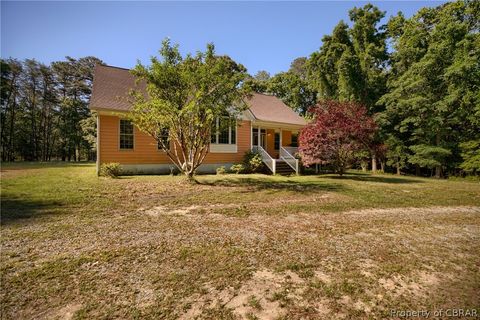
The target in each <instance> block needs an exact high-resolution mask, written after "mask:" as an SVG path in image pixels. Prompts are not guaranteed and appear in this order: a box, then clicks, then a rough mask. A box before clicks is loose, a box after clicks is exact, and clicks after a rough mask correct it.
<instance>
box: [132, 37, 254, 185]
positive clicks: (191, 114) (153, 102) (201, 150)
mask: <svg viewBox="0 0 480 320" xmlns="http://www.w3.org/2000/svg"><path fill="white" fill-rule="evenodd" d="M160 56H161V58H160V59H159V58H157V57H152V58H151V64H150V65H149V66H145V65H143V64H141V63H138V64H137V65H136V67H135V68H134V69H133V70H132V73H133V75H135V76H136V77H137V79H138V82H139V83H140V84H143V85H144V86H145V90H134V91H133V92H132V106H133V108H132V111H131V119H132V121H133V123H134V124H135V125H136V126H137V127H138V128H139V129H140V130H142V131H144V132H146V133H147V134H149V135H150V136H151V137H153V138H154V139H155V140H156V141H157V143H158V145H159V146H160V147H161V148H162V150H163V151H164V152H165V153H166V154H167V156H168V157H169V158H170V160H171V161H172V162H173V163H174V164H175V165H176V166H177V168H178V169H179V170H180V171H181V172H183V173H184V174H185V175H186V176H187V177H188V178H189V179H192V178H193V175H194V173H195V170H196V169H197V168H198V167H199V166H200V165H201V164H202V162H203V160H204V159H205V156H206V155H207V153H208V151H209V147H210V140H211V133H212V131H211V130H212V126H213V124H214V122H215V121H216V119H217V118H220V117H224V116H226V115H228V116H230V117H232V118H235V117H236V116H237V115H238V113H239V112H240V111H242V110H244V108H246V104H245V102H244V99H245V98H246V96H247V94H248V90H247V89H245V88H243V87H242V82H243V81H244V80H245V79H246V77H247V72H246V69H245V67H244V66H242V65H241V64H238V63H236V62H235V61H233V60H232V59H231V58H230V57H228V56H218V55H216V54H215V50H214V46H213V44H209V45H208V46H207V50H206V51H205V52H198V53H197V54H196V55H195V56H192V55H187V56H186V57H182V56H181V54H180V52H179V50H178V45H171V43H170V41H169V40H168V39H166V40H164V41H163V46H162V48H161V49H160ZM165 132H168V139H167V140H166V139H165Z"/></svg>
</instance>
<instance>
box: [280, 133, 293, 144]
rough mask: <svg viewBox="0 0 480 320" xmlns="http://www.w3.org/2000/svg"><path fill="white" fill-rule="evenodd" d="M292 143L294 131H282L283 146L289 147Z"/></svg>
mask: <svg viewBox="0 0 480 320" xmlns="http://www.w3.org/2000/svg"><path fill="white" fill-rule="evenodd" d="M291 143H292V131H287V130H283V131H282V147H288V146H289V145H290V144H291Z"/></svg>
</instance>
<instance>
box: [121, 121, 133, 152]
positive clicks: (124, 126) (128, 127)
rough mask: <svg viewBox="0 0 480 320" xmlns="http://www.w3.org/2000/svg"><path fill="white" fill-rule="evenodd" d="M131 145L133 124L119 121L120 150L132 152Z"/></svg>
mask: <svg viewBox="0 0 480 320" xmlns="http://www.w3.org/2000/svg"><path fill="white" fill-rule="evenodd" d="M133 145H134V137H133V123H132V122H131V121H130V120H124V119H120V149H121V150H132V149H133Z"/></svg>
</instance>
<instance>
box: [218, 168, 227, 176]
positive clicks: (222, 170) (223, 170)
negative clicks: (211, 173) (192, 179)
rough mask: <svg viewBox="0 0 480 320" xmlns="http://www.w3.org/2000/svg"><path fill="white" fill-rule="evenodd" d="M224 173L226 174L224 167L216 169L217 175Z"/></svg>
mask: <svg viewBox="0 0 480 320" xmlns="http://www.w3.org/2000/svg"><path fill="white" fill-rule="evenodd" d="M225 173H227V170H226V169H225V166H221V167H218V168H217V174H225Z"/></svg>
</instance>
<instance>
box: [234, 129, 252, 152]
mask: <svg viewBox="0 0 480 320" xmlns="http://www.w3.org/2000/svg"><path fill="white" fill-rule="evenodd" d="M237 143H238V142H237ZM250 150H253V124H252V122H250Z"/></svg>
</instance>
